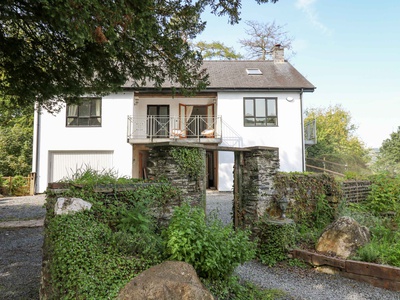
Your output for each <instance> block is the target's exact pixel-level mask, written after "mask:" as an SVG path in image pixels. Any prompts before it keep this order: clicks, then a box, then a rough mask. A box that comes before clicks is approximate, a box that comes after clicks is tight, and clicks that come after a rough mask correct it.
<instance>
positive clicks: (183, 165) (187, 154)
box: [170, 147, 204, 178]
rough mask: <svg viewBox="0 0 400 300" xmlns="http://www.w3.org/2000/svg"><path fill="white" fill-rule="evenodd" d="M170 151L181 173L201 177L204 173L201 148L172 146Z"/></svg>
mask: <svg viewBox="0 0 400 300" xmlns="http://www.w3.org/2000/svg"><path fill="white" fill-rule="evenodd" d="M170 153H171V155H172V157H173V159H174V160H175V161H176V162H177V163H178V167H179V170H180V172H181V173H183V174H187V175H188V176H190V177H192V178H201V177H202V176H203V175H204V174H203V173H204V158H203V153H202V150H201V149H199V148H189V147H174V148H172V149H171V152H170Z"/></svg>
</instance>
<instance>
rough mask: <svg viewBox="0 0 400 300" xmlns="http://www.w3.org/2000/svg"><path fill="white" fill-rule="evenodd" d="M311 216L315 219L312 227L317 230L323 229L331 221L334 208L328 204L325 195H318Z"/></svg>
mask: <svg viewBox="0 0 400 300" xmlns="http://www.w3.org/2000/svg"><path fill="white" fill-rule="evenodd" d="M311 215H312V217H313V219H314V220H315V223H314V228H316V229H317V230H321V231H322V230H323V229H324V228H325V227H326V226H327V225H328V224H330V223H331V222H332V221H333V218H334V210H333V207H332V206H331V205H329V202H328V200H327V199H326V196H325V195H320V196H319V197H318V199H317V202H316V205H315V209H314V211H313V212H312V214H311Z"/></svg>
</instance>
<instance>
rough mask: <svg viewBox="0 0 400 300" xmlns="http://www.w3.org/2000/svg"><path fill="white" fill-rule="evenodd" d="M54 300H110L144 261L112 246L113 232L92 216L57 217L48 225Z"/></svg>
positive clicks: (81, 214) (86, 214)
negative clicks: (122, 253) (126, 254)
mask: <svg viewBox="0 0 400 300" xmlns="http://www.w3.org/2000/svg"><path fill="white" fill-rule="evenodd" d="M48 226H49V227H48V231H47V232H48V239H49V241H50V243H49V245H50V248H49V251H50V255H49V258H50V274H51V284H52V288H53V294H52V297H51V299H110V298H113V297H115V296H116V295H117V293H118V291H119V289H120V288H122V287H123V286H124V285H125V284H126V283H127V281H129V280H130V279H131V278H132V277H133V276H134V274H136V273H137V272H138V269H140V268H141V267H142V266H141V263H142V262H141V261H140V260H137V259H135V258H133V257H128V256H125V255H121V254H120V253H118V252H117V251H116V249H115V248H114V247H113V246H112V245H111V243H110V241H111V240H112V232H111V230H110V228H108V227H107V226H106V225H105V224H103V223H99V222H98V221H96V220H95V219H94V218H93V216H91V215H90V214H89V213H76V214H74V215H62V216H56V217H54V218H53V219H52V220H51V221H50V222H49V225H48Z"/></svg>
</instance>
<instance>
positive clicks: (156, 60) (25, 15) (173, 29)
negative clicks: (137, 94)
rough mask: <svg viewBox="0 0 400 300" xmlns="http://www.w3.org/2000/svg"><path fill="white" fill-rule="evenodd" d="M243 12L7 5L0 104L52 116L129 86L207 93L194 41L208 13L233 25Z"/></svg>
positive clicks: (172, 5) (230, 6) (177, 6)
mask: <svg viewBox="0 0 400 300" xmlns="http://www.w3.org/2000/svg"><path fill="white" fill-rule="evenodd" d="M256 1H257V3H266V2H268V0H256ZM276 1H277V0H271V2H274V3H275V2H276ZM240 7H241V1H222V0H221V1H218V0H207V1H180V0H173V1H157V2H154V1H153V0H141V1H125V2H124V3H123V5H121V3H120V2H117V1H107V2H104V1H99V0H81V1H29V2H26V1H22V0H16V1H2V2H0V12H1V14H2V16H3V22H2V27H1V28H0V36H1V38H2V39H1V45H2V56H1V58H0V74H1V76H0V97H1V96H3V95H7V96H9V97H10V98H12V101H15V102H18V103H20V104H21V105H24V106H28V105H33V103H34V102H35V101H39V102H40V103H41V104H42V103H45V104H46V108H47V109H50V110H52V109H54V106H57V105H58V103H57V101H65V102H69V103H73V102H76V101H77V100H78V99H77V97H79V96H81V95H84V94H92V95H101V94H108V93H110V92H115V91H116V90H117V89H118V88H119V87H121V86H122V85H123V84H125V83H126V82H127V81H128V80H129V81H130V80H132V81H133V82H134V83H133V85H134V86H140V85H142V83H143V82H145V81H146V80H150V81H152V82H154V84H155V86H157V87H160V86H161V84H162V83H163V82H164V81H168V82H175V83H176V84H177V86H180V87H181V89H182V90H184V91H187V92H190V91H192V90H196V91H198V90H202V89H204V88H205V86H206V83H207V75H206V72H204V71H203V70H201V56H200V55H198V53H197V52H195V51H193V50H192V49H191V48H190V46H189V44H188V41H187V40H188V39H194V38H195V37H196V36H197V35H198V34H199V33H201V32H202V31H203V30H204V28H205V22H204V21H202V20H201V13H202V12H203V11H204V10H205V9H206V8H209V9H210V11H211V13H212V14H215V15H218V16H222V15H227V16H228V17H229V22H230V23H231V24H234V23H238V21H239V20H240V18H239V15H240V11H239V9H240Z"/></svg>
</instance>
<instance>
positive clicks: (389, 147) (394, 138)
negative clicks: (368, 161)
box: [374, 126, 400, 175]
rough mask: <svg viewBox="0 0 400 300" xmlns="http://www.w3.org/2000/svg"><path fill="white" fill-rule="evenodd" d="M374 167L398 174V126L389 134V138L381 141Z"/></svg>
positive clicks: (399, 151) (399, 132) (399, 134)
mask: <svg viewBox="0 0 400 300" xmlns="http://www.w3.org/2000/svg"><path fill="white" fill-rule="evenodd" d="M374 169H375V170H376V171H379V172H389V173H390V174H393V175H398V174H400V126H399V127H398V128H397V131H396V132H392V133H391V134H390V138H388V139H386V140H384V141H383V142H382V146H381V147H380V148H379V154H378V156H377V160H376V162H375V163H374Z"/></svg>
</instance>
